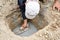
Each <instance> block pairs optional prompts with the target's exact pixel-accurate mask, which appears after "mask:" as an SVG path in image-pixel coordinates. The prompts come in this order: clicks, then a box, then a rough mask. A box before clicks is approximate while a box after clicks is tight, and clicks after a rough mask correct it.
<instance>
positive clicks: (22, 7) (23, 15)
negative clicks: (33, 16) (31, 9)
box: [18, 0, 27, 20]
mask: <svg viewBox="0 0 60 40" xmlns="http://www.w3.org/2000/svg"><path fill="white" fill-rule="evenodd" d="M25 2H26V0H18V5H19V7H20V9H21V13H22V17H23V19H24V20H25V19H27V18H26V16H25Z"/></svg>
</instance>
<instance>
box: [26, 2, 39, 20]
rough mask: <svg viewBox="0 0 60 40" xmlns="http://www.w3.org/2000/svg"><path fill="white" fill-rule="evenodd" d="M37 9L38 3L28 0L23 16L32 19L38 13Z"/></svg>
mask: <svg viewBox="0 0 60 40" xmlns="http://www.w3.org/2000/svg"><path fill="white" fill-rule="evenodd" d="M39 11H40V5H39V3H38V2H36V1H29V2H28V3H27V4H26V11H25V16H26V17H27V18H28V19H33V18H35V17H36V15H37V14H38V13H39Z"/></svg>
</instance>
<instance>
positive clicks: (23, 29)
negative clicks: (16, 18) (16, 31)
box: [20, 25, 29, 33]
mask: <svg viewBox="0 0 60 40" xmlns="http://www.w3.org/2000/svg"><path fill="white" fill-rule="evenodd" d="M28 29H29V27H28V25H27V27H25V28H23V27H20V32H21V33H23V32H25V31H27V30H28Z"/></svg>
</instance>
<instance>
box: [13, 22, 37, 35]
mask: <svg viewBox="0 0 60 40" xmlns="http://www.w3.org/2000/svg"><path fill="white" fill-rule="evenodd" d="M28 24H29V29H28V30H26V31H25V32H23V33H19V32H20V31H19V28H20V27H21V26H20V25H19V26H18V27H16V28H15V29H14V30H13V32H14V33H15V34H16V35H19V36H30V35H32V34H33V33H36V32H37V31H38V30H37V28H36V27H35V26H34V25H33V24H32V23H30V22H29V23H28Z"/></svg>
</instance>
